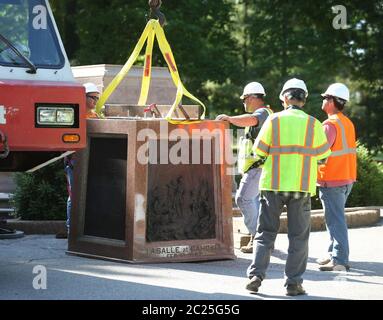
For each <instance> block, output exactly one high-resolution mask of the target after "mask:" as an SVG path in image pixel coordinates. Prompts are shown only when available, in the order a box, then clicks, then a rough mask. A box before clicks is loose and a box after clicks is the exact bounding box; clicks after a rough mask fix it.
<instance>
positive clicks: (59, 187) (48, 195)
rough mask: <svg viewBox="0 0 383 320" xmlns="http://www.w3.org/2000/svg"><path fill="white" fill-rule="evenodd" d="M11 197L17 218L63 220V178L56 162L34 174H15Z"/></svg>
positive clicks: (64, 183)
mask: <svg viewBox="0 0 383 320" xmlns="http://www.w3.org/2000/svg"><path fill="white" fill-rule="evenodd" d="M15 181H16V185H17V187H16V191H15V195H14V198H13V202H14V206H15V208H16V213H17V216H18V217H21V218H22V219H23V220H66V200H67V198H68V194H67V189H66V178H65V173H64V168H63V164H62V162H61V161H58V162H56V163H54V164H52V165H50V166H47V167H45V168H42V169H40V170H38V171H36V172H34V173H17V174H16V175H15Z"/></svg>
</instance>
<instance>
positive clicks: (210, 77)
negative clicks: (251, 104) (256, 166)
mask: <svg viewBox="0 0 383 320" xmlns="http://www.w3.org/2000/svg"><path fill="white" fill-rule="evenodd" d="M50 2H51V5H52V7H53V10H54V13H55V15H56V18H57V22H58V25H59V28H60V30H61V33H62V35H63V39H64V44H65V46H66V48H67V51H68V55H69V57H70V59H71V61H72V62H73V63H74V64H81V65H84V64H97V63H111V64H122V63H124V62H125V61H126V60H127V58H128V56H129V55H130V53H131V52H132V50H133V48H134V46H135V44H136V41H137V40H138V38H139V36H140V34H141V32H142V30H143V28H144V26H145V24H146V20H145V15H146V13H148V9H149V7H148V3H147V1H145V0H129V1H125V0H111V1H101V0H92V1H91V0H66V1H61V0H51V1H50ZM335 4H336V3H334V1H332V0H312V1H302V0H297V1H294V2H293V3H291V2H288V1H284V0H202V1H189V0H177V1H172V0H163V4H162V7H161V9H162V11H163V12H164V13H165V15H166V17H167V21H168V22H167V25H166V26H165V31H166V34H167V37H168V40H169V42H170V44H171V46H172V49H173V51H174V54H175V58H176V60H177V63H178V67H179V70H180V73H181V77H182V79H183V81H184V82H185V85H186V87H187V88H188V89H189V90H190V91H191V92H193V93H195V94H197V95H198V97H200V98H201V99H202V100H203V101H204V102H206V104H207V106H208V110H209V111H210V113H209V115H210V117H211V118H213V117H214V116H215V115H217V114H219V113H231V114H235V113H237V114H238V113H242V112H243V107H242V103H241V101H240V100H239V99H238V98H239V95H240V94H241V90H242V88H243V86H244V85H245V84H246V83H247V82H250V81H259V82H262V83H263V84H264V86H265V88H266V91H267V93H268V95H267V102H268V103H269V104H270V105H271V106H272V108H273V109H274V110H275V111H280V110H281V109H282V107H281V104H280V102H279V100H278V95H279V91H280V89H281V87H282V85H283V83H284V81H286V80H287V79H288V78H291V77H299V78H302V79H303V80H305V81H306V83H307V85H308V88H309V91H310V95H309V99H308V101H307V105H306V107H305V108H306V111H307V112H308V113H310V114H312V115H314V116H316V117H317V118H318V119H320V120H324V118H325V114H324V113H323V112H322V111H321V104H322V99H321V96H320V93H322V92H323V91H324V90H326V88H327V87H328V85H329V84H331V83H333V82H344V83H346V84H347V85H348V86H349V87H350V88H351V89H352V101H351V102H350V104H349V107H348V111H349V114H350V116H351V118H352V119H353V120H354V122H355V125H356V128H357V134H358V138H359V139H360V140H361V141H362V142H363V143H364V144H366V146H367V147H368V148H374V149H376V150H379V149H382V145H383V126H381V125H380V119H382V118H383V106H382V101H383V82H382V81H383V80H382V76H381V75H382V74H383V59H382V57H383V1H382V0H372V1H352V0H345V1H343V2H342V5H343V6H344V7H345V8H346V10H347V17H346V18H347V21H346V22H347V25H346V26H345V29H334V27H333V20H334V19H335V18H336V15H337V12H333V10H332V7H333V6H334V5H335ZM155 50H156V54H155V63H156V65H160V66H161V65H162V66H164V65H165V64H164V61H163V58H162V57H161V55H160V53H159V50H158V49H155Z"/></svg>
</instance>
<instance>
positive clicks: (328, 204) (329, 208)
mask: <svg viewBox="0 0 383 320" xmlns="http://www.w3.org/2000/svg"><path fill="white" fill-rule="evenodd" d="M322 96H323V103H322V110H323V111H324V112H326V113H327V115H328V119H327V120H326V121H325V122H323V128H324V131H325V133H326V136H327V140H328V143H329V145H330V146H331V151H332V153H331V156H330V157H329V158H328V159H327V161H326V162H325V163H324V164H322V165H320V166H319V168H318V185H319V198H320V200H321V202H322V206H323V210H324V215H325V220H326V228H327V231H328V233H329V235H330V245H329V247H328V254H327V255H326V256H325V257H324V258H322V259H318V260H317V262H318V264H319V265H320V267H319V269H320V270H321V271H346V270H348V269H349V260H348V259H349V243H348V230H347V221H346V216H345V213H344V208H345V205H346V201H347V198H348V196H349V195H350V193H351V189H352V186H353V183H354V182H355V181H356V141H355V128H354V125H353V123H352V122H351V120H350V119H349V118H347V117H346V116H345V115H344V114H343V112H342V111H343V109H344V107H345V105H346V103H347V101H349V100H350V91H349V90H348V88H347V87H346V86H345V85H344V84H342V83H334V84H332V85H330V86H329V87H328V89H327V90H326V92H325V93H323V94H322Z"/></svg>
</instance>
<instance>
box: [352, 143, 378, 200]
mask: <svg viewBox="0 0 383 320" xmlns="http://www.w3.org/2000/svg"><path fill="white" fill-rule="evenodd" d="M357 150H358V177H357V180H358V181H357V182H356V183H355V184H354V187H353V189H352V191H351V195H350V197H349V198H348V201H347V206H348V207H359V206H382V205H383V166H382V164H381V163H378V162H376V161H375V160H373V158H372V156H371V154H370V153H369V151H368V150H367V148H366V147H365V146H363V145H359V146H358V149H357Z"/></svg>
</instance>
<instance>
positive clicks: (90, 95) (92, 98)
mask: <svg viewBox="0 0 383 320" xmlns="http://www.w3.org/2000/svg"><path fill="white" fill-rule="evenodd" d="M84 87H85V94H86V117H87V118H88V119H89V118H98V115H97V113H96V111H95V108H96V105H97V102H98V100H99V99H100V91H99V90H98V88H97V86H96V85H95V84H94V83H91V82H88V83H85V84H84Z"/></svg>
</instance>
